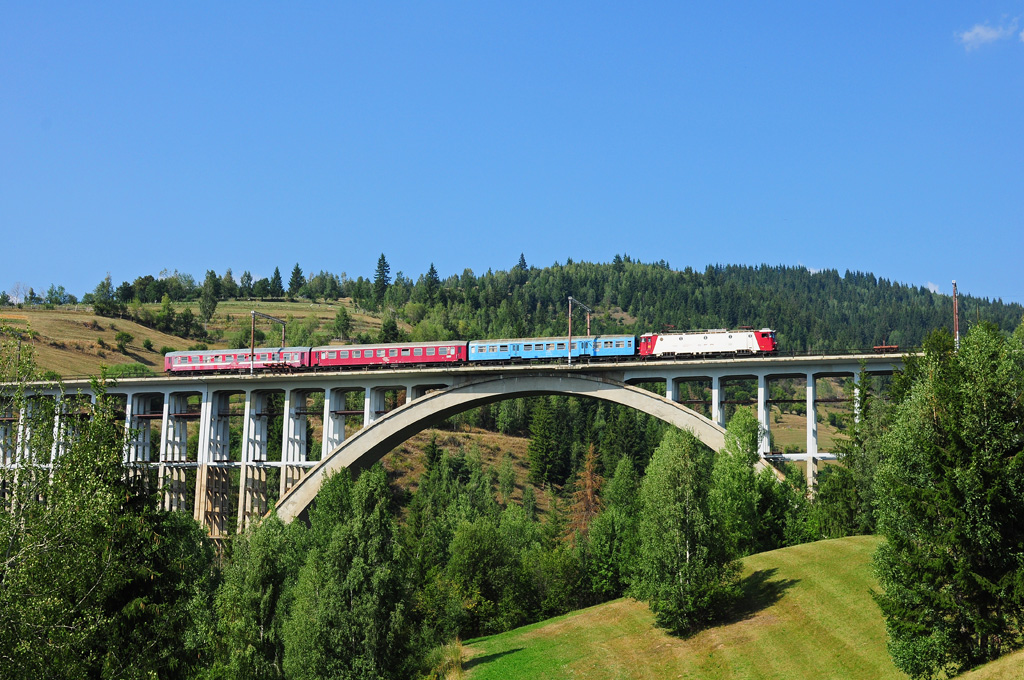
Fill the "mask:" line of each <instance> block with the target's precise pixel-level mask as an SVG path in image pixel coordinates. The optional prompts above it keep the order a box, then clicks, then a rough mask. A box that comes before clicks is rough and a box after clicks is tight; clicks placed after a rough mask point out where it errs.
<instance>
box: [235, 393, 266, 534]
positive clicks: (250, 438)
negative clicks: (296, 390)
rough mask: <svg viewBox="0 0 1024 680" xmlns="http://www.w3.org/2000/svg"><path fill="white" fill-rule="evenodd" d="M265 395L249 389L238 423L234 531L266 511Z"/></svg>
mask: <svg viewBox="0 0 1024 680" xmlns="http://www.w3.org/2000/svg"><path fill="white" fill-rule="evenodd" d="M266 410H267V394H266V392H260V391H258V390H250V391H249V392H247V393H246V397H245V416H244V421H243V424H242V471H241V475H240V476H239V477H240V478H239V492H238V496H239V498H238V530H239V531H243V530H244V529H245V528H246V527H248V526H249V525H250V524H251V523H252V522H254V521H255V520H258V519H259V518H260V517H262V516H263V515H264V514H266V512H267V468H266V466H265V465H264V463H266V461H267V416H266Z"/></svg>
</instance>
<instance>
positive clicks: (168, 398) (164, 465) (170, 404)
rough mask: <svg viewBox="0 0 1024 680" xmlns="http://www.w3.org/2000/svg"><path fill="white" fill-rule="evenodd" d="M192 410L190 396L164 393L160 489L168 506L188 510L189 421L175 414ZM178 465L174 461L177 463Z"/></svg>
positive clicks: (164, 506)
mask: <svg viewBox="0 0 1024 680" xmlns="http://www.w3.org/2000/svg"><path fill="white" fill-rule="evenodd" d="M187 410H188V397H187V396H186V395H182V394H174V393H173V392H167V393H165V394H164V412H163V421H162V422H161V424H160V430H161V434H160V481H159V485H160V492H161V497H162V499H163V502H162V504H163V508H164V509H165V510H185V509H186V505H187V503H188V498H187V479H186V472H185V468H184V467H181V465H182V464H184V463H185V462H186V461H187V460H188V421H187V420H186V419H185V418H184V417H178V416H176V415H175V414H183V413H185V412H186V411H187ZM175 463H176V464H178V465H174V464H175Z"/></svg>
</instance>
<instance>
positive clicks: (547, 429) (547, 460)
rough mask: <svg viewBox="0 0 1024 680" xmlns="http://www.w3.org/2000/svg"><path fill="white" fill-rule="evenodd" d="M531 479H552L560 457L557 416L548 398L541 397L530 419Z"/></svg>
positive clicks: (536, 480) (544, 480) (541, 480)
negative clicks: (556, 424)
mask: <svg viewBox="0 0 1024 680" xmlns="http://www.w3.org/2000/svg"><path fill="white" fill-rule="evenodd" d="M527 452H528V454H529V456H530V480H531V481H532V482H533V483H534V484H544V483H546V482H548V481H550V477H551V474H552V471H553V468H554V467H555V466H556V463H557V458H558V442H557V440H556V426H555V417H554V414H553V413H552V411H551V406H550V404H549V402H548V400H547V399H540V400H538V402H537V407H536V408H535V409H534V411H533V418H532V420H531V421H530V445H529V447H528V449H527Z"/></svg>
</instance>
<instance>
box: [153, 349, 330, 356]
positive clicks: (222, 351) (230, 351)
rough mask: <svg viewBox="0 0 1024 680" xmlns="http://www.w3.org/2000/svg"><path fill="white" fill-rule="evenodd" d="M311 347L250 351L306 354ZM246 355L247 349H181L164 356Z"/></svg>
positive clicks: (256, 350)
mask: <svg viewBox="0 0 1024 680" xmlns="http://www.w3.org/2000/svg"><path fill="white" fill-rule="evenodd" d="M311 349H312V347H257V348H256V349H254V350H252V351H253V352H308V351H309V350H311ZM239 353H242V354H248V353H249V348H248V347H236V348H234V349H227V348H223V349H183V350H177V351H175V352H168V353H167V354H165V355H164V356H168V357H181V356H190V357H194V356H199V355H202V356H206V355H208V354H239Z"/></svg>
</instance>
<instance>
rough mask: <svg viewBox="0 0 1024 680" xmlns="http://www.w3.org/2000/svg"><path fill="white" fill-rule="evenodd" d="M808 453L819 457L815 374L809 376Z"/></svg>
mask: <svg viewBox="0 0 1024 680" xmlns="http://www.w3.org/2000/svg"><path fill="white" fill-rule="evenodd" d="M807 453H808V454H810V455H812V456H816V455H818V384H817V380H816V378H815V377H814V374H813V373H808V374H807ZM808 479H810V475H808Z"/></svg>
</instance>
